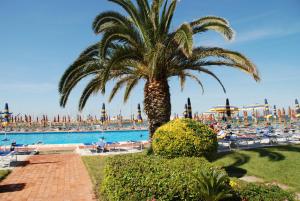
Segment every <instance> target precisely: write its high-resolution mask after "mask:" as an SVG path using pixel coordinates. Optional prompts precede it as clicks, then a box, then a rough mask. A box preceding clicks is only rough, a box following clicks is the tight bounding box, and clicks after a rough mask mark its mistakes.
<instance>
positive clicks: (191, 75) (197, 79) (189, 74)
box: [185, 73, 204, 94]
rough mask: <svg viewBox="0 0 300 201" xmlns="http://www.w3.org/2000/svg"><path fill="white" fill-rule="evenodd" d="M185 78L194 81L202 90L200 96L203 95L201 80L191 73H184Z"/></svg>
mask: <svg viewBox="0 0 300 201" xmlns="http://www.w3.org/2000/svg"><path fill="white" fill-rule="evenodd" d="M185 76H186V77H189V78H191V79H192V80H194V81H196V82H197V83H198V84H199V85H200V87H201V89H202V94H204V87H203V84H202V82H201V80H200V79H199V78H198V77H197V76H195V75H193V74H191V73H185Z"/></svg>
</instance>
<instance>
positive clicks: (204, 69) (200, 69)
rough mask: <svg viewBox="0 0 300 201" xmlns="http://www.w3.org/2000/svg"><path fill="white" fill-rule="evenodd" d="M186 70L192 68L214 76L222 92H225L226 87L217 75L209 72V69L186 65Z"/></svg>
mask: <svg viewBox="0 0 300 201" xmlns="http://www.w3.org/2000/svg"><path fill="white" fill-rule="evenodd" d="M185 69H186V70H194V71H198V72H203V73H206V74H208V75H210V76H212V77H213V78H215V79H216V80H217V81H218V83H219V84H220V85H221V87H222V89H223V91H224V93H226V89H225V87H224V85H223V83H222V82H221V80H220V79H219V78H218V76H216V75H215V74H214V73H213V72H211V71H210V70H208V69H206V68H203V67H202V66H190V67H186V68H185Z"/></svg>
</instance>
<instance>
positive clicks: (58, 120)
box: [57, 114, 60, 123]
mask: <svg viewBox="0 0 300 201" xmlns="http://www.w3.org/2000/svg"><path fill="white" fill-rule="evenodd" d="M57 122H58V123H59V122H60V119H59V114H58V115H57Z"/></svg>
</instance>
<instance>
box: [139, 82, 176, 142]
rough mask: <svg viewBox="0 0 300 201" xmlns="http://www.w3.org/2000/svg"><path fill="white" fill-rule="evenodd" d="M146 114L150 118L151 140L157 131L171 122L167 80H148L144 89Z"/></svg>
mask: <svg viewBox="0 0 300 201" xmlns="http://www.w3.org/2000/svg"><path fill="white" fill-rule="evenodd" d="M144 105H145V113H146V114H147V116H148V121H149V131H150V138H152V136H153V134H154V132H155V130H156V129H157V128H158V127H160V126H161V125H163V124H164V123H167V122H168V121H170V116H171V101H170V89H169V84H168V80H167V79H162V80H148V81H147V82H146V84H145V88H144Z"/></svg>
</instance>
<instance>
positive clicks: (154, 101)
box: [59, 0, 260, 136]
mask: <svg viewBox="0 0 300 201" xmlns="http://www.w3.org/2000/svg"><path fill="white" fill-rule="evenodd" d="M109 1H111V2H113V3H115V4H117V5H119V6H121V7H122V8H123V9H124V10H125V11H126V13H127V14H128V16H125V15H122V14H121V13H119V12H115V11H108V12H103V13H100V14H99V15H98V16H97V17H96V18H95V20H94V22H93V30H94V32H95V33H96V34H101V39H100V41H99V42H97V43H96V44H94V45H92V46H90V47H88V48H87V49H86V50H84V51H83V52H82V53H81V54H80V55H79V57H78V58H77V59H76V60H75V62H74V63H73V64H72V65H71V66H70V67H69V68H67V70H66V71H65V73H64V74H63V76H62V78H61V80H60V83H59V92H60V95H61V97H60V105H61V106H62V107H64V106H65V105H66V103H67V100H68V97H69V94H70V92H71V91H72V89H73V88H74V87H75V86H76V84H77V83H78V82H80V81H81V80H82V79H83V78H85V77H87V76H91V77H92V79H91V81H90V82H89V83H88V84H87V86H86V88H85V89H84V91H83V93H82V95H81V98H80V101H79V110H82V109H83V108H84V106H85V104H86V101H87V100H88V98H89V97H90V96H91V94H95V93H99V92H101V93H105V88H106V85H107V83H108V82H109V81H114V83H115V85H114V87H113V89H112V91H111V94H110V97H109V101H111V100H112V99H113V98H114V96H115V94H116V93H117V92H118V91H119V90H120V89H121V88H122V87H125V95H124V102H126V101H127V100H128V97H129V95H130V92H131V91H132V89H133V88H134V87H135V86H137V85H138V83H139V82H140V81H142V80H143V81H144V82H145V85H144V109H145V113H146V115H147V116H148V121H149V129H150V133H151V136H152V134H153V133H154V131H155V130H156V129H157V128H158V127H159V126H161V125H162V124H164V123H166V122H168V121H169V120H170V115H171V101H170V90H169V83H168V81H169V79H170V78H171V77H178V78H179V80H180V83H181V87H182V88H183V86H184V83H185V80H186V79H187V78H190V79H193V80H195V81H196V82H197V83H198V84H199V85H200V86H201V88H202V91H203V85H202V82H201V80H200V79H199V78H198V77H197V74H199V73H205V74H208V75H209V76H212V77H213V78H215V79H216V80H217V81H218V82H219V83H220V84H221V86H222V88H223V90H224V92H225V88H224V86H223V84H222V83H221V81H220V79H219V78H218V77H217V76H216V75H215V74H214V73H213V72H212V71H211V67H213V66H223V67H233V68H236V69H239V70H242V71H243V72H246V73H248V74H250V75H251V76H252V77H253V78H254V79H255V80H256V81H258V80H259V79H260V78H259V73H258V71H257V68H256V67H255V65H254V64H253V63H252V62H251V61H250V60H249V59H247V58H246V57H245V56H243V55H242V54H241V53H238V52H235V51H231V50H227V49H223V48H218V47H201V46H200V47H195V44H194V36H196V35H198V34H201V33H204V32H207V31H209V30H213V31H216V32H218V33H220V34H221V35H222V36H224V37H225V39H227V40H232V39H233V35H234V33H233V30H232V29H231V27H230V26H229V23H228V22H227V21H226V20H225V19H223V18H220V17H215V16H207V17H203V18H200V19H198V20H195V21H192V22H190V23H184V24H182V25H180V26H179V27H178V28H177V29H176V30H171V28H170V27H171V22H172V19H173V15H174V11H175V9H176V5H177V0H170V1H169V0H153V1H152V3H151V4H150V3H149V2H148V0H136V2H135V3H134V2H132V1H131V0H109Z"/></svg>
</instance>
